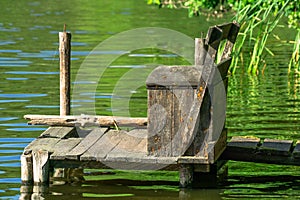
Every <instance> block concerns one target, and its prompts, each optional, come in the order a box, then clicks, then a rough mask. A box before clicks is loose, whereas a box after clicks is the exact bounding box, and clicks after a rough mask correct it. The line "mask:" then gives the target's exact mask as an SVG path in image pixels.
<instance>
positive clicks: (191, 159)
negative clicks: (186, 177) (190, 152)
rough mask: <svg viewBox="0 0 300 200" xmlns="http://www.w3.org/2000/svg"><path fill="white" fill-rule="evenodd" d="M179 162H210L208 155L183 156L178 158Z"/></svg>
mask: <svg viewBox="0 0 300 200" xmlns="http://www.w3.org/2000/svg"><path fill="white" fill-rule="evenodd" d="M178 163H179V164H209V160H208V157H204V156H181V157H179V158H178Z"/></svg>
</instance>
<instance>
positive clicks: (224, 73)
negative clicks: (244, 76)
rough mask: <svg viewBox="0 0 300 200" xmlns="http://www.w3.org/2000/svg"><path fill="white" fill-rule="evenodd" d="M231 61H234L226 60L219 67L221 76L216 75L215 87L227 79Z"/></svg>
mask: <svg viewBox="0 0 300 200" xmlns="http://www.w3.org/2000/svg"><path fill="white" fill-rule="evenodd" d="M231 60H232V58H231V57H229V58H226V59H224V60H223V61H221V62H220V63H219V64H218V65H217V68H218V70H219V71H218V72H219V74H218V75H220V76H216V75H215V76H214V79H213V85H216V84H218V83H219V82H221V81H223V80H224V79H225V78H226V77H227V75H228V69H229V67H230V64H231ZM218 72H216V73H218Z"/></svg>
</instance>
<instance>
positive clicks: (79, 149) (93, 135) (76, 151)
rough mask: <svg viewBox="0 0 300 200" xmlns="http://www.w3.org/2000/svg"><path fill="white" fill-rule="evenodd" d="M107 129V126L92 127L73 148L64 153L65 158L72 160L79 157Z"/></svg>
mask: <svg viewBox="0 0 300 200" xmlns="http://www.w3.org/2000/svg"><path fill="white" fill-rule="evenodd" d="M107 130H108V128H94V129H93V130H92V131H91V132H90V133H89V134H88V135H87V136H86V137H84V138H83V139H82V141H81V142H80V143H79V144H78V145H77V146H76V147H75V148H73V149H71V150H70V151H69V152H67V153H66V158H67V159H72V160H77V159H79V157H80V156H81V155H82V154H84V153H85V152H86V151H88V149H89V148H90V147H91V146H92V145H93V144H95V143H96V142H97V141H98V140H99V139H100V138H101V137H102V136H103V134H104V133H105V132H106V131H107Z"/></svg>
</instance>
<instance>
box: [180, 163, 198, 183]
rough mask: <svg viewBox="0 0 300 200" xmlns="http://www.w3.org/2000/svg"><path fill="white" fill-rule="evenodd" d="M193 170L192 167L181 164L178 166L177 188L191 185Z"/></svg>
mask: <svg viewBox="0 0 300 200" xmlns="http://www.w3.org/2000/svg"><path fill="white" fill-rule="evenodd" d="M193 176H194V169H193V165H190V164H181V165H180V166H179V187H181V188H186V187H191V186H192V183H193V178H194V177H193Z"/></svg>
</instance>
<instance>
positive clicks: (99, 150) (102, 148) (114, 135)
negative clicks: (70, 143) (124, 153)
mask: <svg viewBox="0 0 300 200" xmlns="http://www.w3.org/2000/svg"><path fill="white" fill-rule="evenodd" d="M124 132H126V131H123V130H121V131H116V130H110V131H108V132H107V133H105V134H104V135H103V136H102V137H101V138H100V139H99V140H98V141H97V142H96V143H94V144H93V145H92V146H91V147H90V148H89V149H88V150H87V151H86V152H85V153H84V154H83V155H81V156H80V160H97V161H101V160H104V159H105V158H106V156H107V154H108V153H109V152H110V151H111V150H113V149H114V148H115V147H116V146H117V145H118V144H119V142H120V141H121V137H120V134H124Z"/></svg>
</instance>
